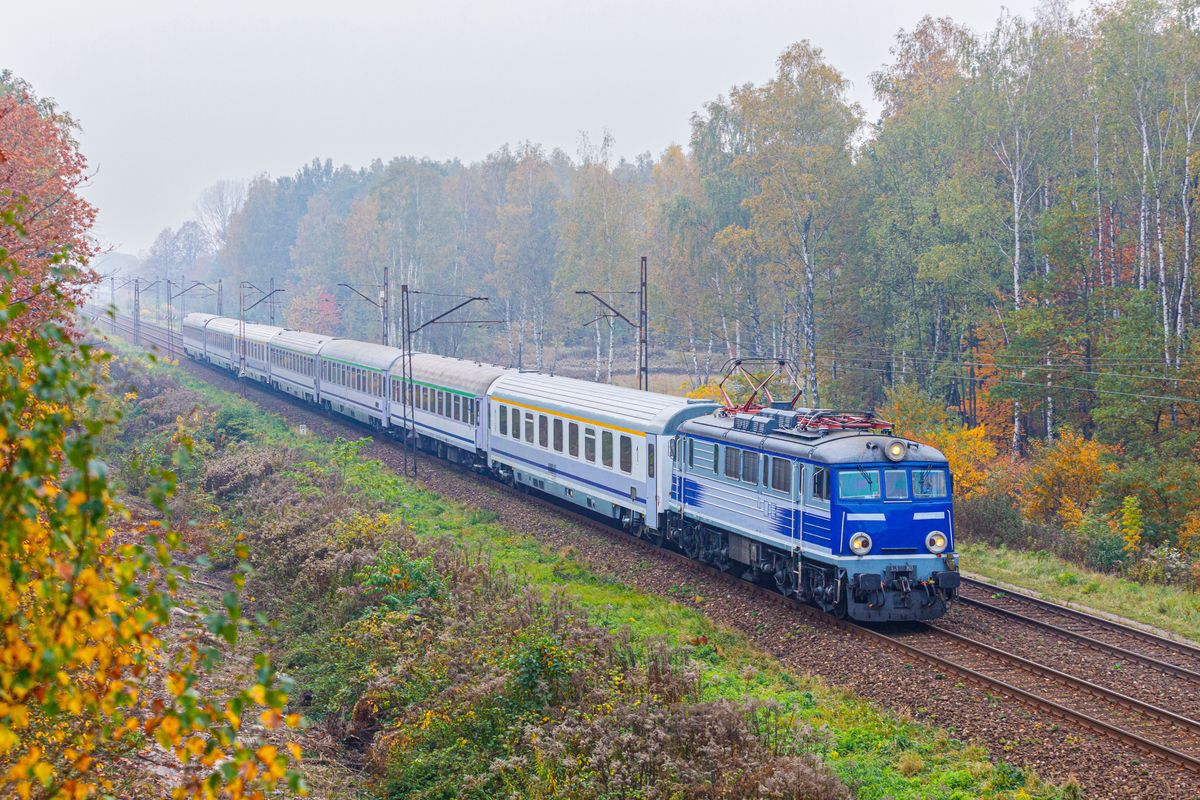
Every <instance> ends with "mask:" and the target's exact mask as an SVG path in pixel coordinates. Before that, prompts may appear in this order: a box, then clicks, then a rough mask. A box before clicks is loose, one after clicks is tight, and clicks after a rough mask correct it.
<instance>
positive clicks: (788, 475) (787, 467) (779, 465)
mask: <svg viewBox="0 0 1200 800" xmlns="http://www.w3.org/2000/svg"><path fill="white" fill-rule="evenodd" d="M771 488H772V489H774V490H775V491H777V492H783V493H784V494H791V491H792V462H790V461H788V460H787V459H786V458H772V459H771Z"/></svg>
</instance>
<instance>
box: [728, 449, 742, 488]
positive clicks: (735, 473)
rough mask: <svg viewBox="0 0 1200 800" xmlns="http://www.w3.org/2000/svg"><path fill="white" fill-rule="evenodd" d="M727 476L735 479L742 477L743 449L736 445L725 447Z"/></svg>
mask: <svg viewBox="0 0 1200 800" xmlns="http://www.w3.org/2000/svg"><path fill="white" fill-rule="evenodd" d="M725 477H726V478H733V479H734V480H735V481H736V480H738V479H739V478H741V477H742V451H741V450H739V449H737V448H736V447H726V448H725Z"/></svg>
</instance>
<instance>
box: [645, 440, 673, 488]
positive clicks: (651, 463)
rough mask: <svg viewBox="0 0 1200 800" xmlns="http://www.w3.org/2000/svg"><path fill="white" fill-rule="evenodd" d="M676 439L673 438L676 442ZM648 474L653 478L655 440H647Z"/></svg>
mask: <svg viewBox="0 0 1200 800" xmlns="http://www.w3.org/2000/svg"><path fill="white" fill-rule="evenodd" d="M674 443H675V440H674V439H672V440H671V444H674ZM646 474H647V475H649V476H650V477H651V478H653V477H654V442H646Z"/></svg>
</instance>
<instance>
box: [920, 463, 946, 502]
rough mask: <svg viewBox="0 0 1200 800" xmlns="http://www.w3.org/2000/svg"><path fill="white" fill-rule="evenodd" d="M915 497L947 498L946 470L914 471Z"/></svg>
mask: <svg viewBox="0 0 1200 800" xmlns="http://www.w3.org/2000/svg"><path fill="white" fill-rule="evenodd" d="M913 496H914V497H920V498H926V499H929V498H937V497H945V496H946V470H944V469H917V470H913Z"/></svg>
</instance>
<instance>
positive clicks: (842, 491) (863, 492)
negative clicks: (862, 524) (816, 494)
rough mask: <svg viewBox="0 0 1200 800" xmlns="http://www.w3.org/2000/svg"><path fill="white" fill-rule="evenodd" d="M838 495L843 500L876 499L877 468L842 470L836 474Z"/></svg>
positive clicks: (877, 495) (877, 491)
mask: <svg viewBox="0 0 1200 800" xmlns="http://www.w3.org/2000/svg"><path fill="white" fill-rule="evenodd" d="M838 495H839V496H840V497H841V498H842V499H843V500H878V499H879V470H875V469H850V470H842V472H841V474H839V475H838Z"/></svg>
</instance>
